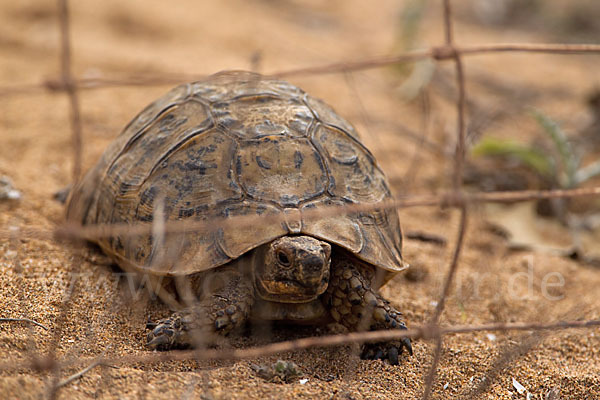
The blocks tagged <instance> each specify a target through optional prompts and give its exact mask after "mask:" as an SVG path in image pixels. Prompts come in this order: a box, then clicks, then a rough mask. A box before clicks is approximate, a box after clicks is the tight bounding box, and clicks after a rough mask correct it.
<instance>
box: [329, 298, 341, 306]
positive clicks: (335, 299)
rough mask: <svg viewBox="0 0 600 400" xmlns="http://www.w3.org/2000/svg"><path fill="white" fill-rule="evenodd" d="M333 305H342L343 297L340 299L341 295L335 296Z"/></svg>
mask: <svg viewBox="0 0 600 400" xmlns="http://www.w3.org/2000/svg"><path fill="white" fill-rule="evenodd" d="M331 305H332V306H334V307H339V306H341V305H342V299H340V298H339V297H334V298H333V300H332V301H331Z"/></svg>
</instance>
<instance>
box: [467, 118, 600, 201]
mask: <svg viewBox="0 0 600 400" xmlns="http://www.w3.org/2000/svg"><path fill="white" fill-rule="evenodd" d="M532 115H533V117H534V118H535V119H536V121H537V122H538V123H539V125H540V126H541V127H542V132H544V133H545V134H546V136H547V137H548V138H549V139H550V141H551V142H552V144H553V151H548V150H544V149H542V148H539V147H536V146H534V145H528V144H523V143H519V142H517V141H514V140H507V139H497V138H484V139H482V140H481V141H480V142H479V143H478V144H477V145H475V146H474V147H473V149H472V154H473V155H475V156H484V157H502V158H505V159H511V160H514V161H516V162H518V163H520V164H521V165H523V166H525V167H527V168H529V169H530V170H532V171H534V172H536V173H537V174H538V175H540V176H541V177H543V178H545V179H546V180H547V181H549V182H553V186H554V187H558V188H561V189H572V188H575V187H577V186H579V185H581V184H582V183H584V182H586V181H588V180H590V179H592V178H594V177H596V176H600V160H599V161H596V162H593V163H591V164H589V165H587V166H585V167H582V166H581V157H579V156H578V155H577V154H576V152H575V150H574V149H573V146H572V145H571V143H570V142H569V140H568V138H567V135H566V134H565V132H564V131H563V130H562V128H561V127H560V125H559V124H558V123H556V121H554V120H553V119H551V118H550V117H549V116H547V115H546V114H544V113H542V112H541V111H539V110H533V111H532Z"/></svg>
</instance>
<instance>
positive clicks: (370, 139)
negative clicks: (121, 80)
mask: <svg viewBox="0 0 600 400" xmlns="http://www.w3.org/2000/svg"><path fill="white" fill-rule="evenodd" d="M73 5H74V7H73V40H74V43H73V53H74V72H75V73H76V74H77V75H78V76H83V77H101V76H124V75H135V74H148V73H160V72H167V71H168V72H180V73H188V74H210V73H214V72H217V71H219V70H223V69H254V70H257V71H260V72H271V71H277V70H282V69H289V68H296V67H300V66H310V65H318V64H323V63H328V62H334V61H339V60H352V59H362V58H366V57H370V56H377V55H385V54H390V53H391V52H393V51H397V50H398V49H399V48H400V44H399V40H398V32H399V31H400V22H399V21H400V18H399V14H400V11H401V10H402V7H403V6H404V3H403V2H395V1H391V0H390V1H384V0H382V1H378V2H377V5H376V6H374V5H372V4H371V3H369V2H364V1H359V0H356V1H342V0H334V1H328V2H320V1H299V0H298V1H281V2H279V1H266V0H264V1H256V2H246V1H241V0H233V1H228V2H194V1H191V0H186V1H179V2H177V3H176V5H173V6H168V7H167V6H166V5H165V4H164V3H162V2H148V1H141V0H135V1H127V2H119V1H116V0H106V1H103V2H97V1H89V0H78V1H75V2H73ZM460 15H463V14H460V13H459V16H460ZM469 15H470V14H469V13H464V15H463V17H464V18H461V19H460V20H459V23H457V27H456V38H457V40H458V41H459V42H461V43H484V42H489V41H524V42H526V41H543V40H548V41H549V40H559V39H560V37H559V38H557V37H556V35H554V36H543V35H542V34H541V33H540V32H539V31H527V30H520V29H499V28H498V29H490V28H486V27H484V26H482V25H481V24H477V23H475V22H473V20H472V19H471V20H469V18H468V17H469ZM0 21H1V23H0V85H2V86H10V85H16V84H21V83H23V84H28V83H37V82H41V81H42V80H44V79H47V78H53V77H56V76H58V73H59V62H58V56H57V51H58V48H59V47H58V43H59V40H58V39H59V36H58V29H57V24H56V11H55V4H54V2H48V1H41V0H38V1H29V0H20V1H18V2H2V4H1V5H0ZM440 21H441V18H440V10H439V7H438V5H437V3H436V4H432V6H431V7H430V10H429V11H428V12H427V13H426V15H425V16H424V25H423V29H422V30H421V32H420V36H419V37H420V41H419V42H418V43H417V44H418V45H427V44H435V43H440V42H441V41H442V38H443V34H442V29H441V28H442V26H441V23H440ZM597 64H598V63H597V57H596V58H594V57H592V56H585V57H565V56H549V55H535V56H534V55H523V54H521V55H502V56H485V57H473V58H469V59H468V60H467V61H466V71H467V77H468V78H469V86H468V91H469V92H468V93H469V98H470V99H471V101H473V102H475V103H476V104H475V105H476V106H478V107H480V108H479V110H480V111H481V110H482V109H483V110H488V111H489V110H492V111H497V110H500V111H503V110H507V109H508V110H509V115H508V116H506V117H504V118H502V119H499V120H496V122H494V123H493V124H490V125H487V126H486V127H485V129H484V133H486V134H493V135H496V136H501V137H513V138H518V137H530V136H531V135H532V132H533V131H535V128H536V127H535V124H534V123H533V122H532V121H531V118H528V117H526V116H523V115H522V113H520V114H519V113H517V112H515V110H514V108H513V109H511V108H510V107H511V106H514V105H515V104H521V103H524V105H527V106H535V107H539V108H542V109H544V111H545V112H547V113H548V114H551V115H552V116H553V117H555V118H557V119H558V120H561V121H563V122H564V124H565V125H564V126H565V128H567V129H570V128H573V129H575V128H577V127H578V126H580V125H581V121H582V118H583V119H585V117H586V108H585V104H584V96H585V95H586V94H587V93H588V92H589V91H591V90H592V89H594V87H598V85H600V78H599V76H598V74H597V73H594V72H592V71H596V70H597ZM452 71H453V69H452V67H451V65H442V66H440V67H439V68H438V71H437V73H436V81H435V82H437V85H435V86H433V87H432V89H431V91H430V107H431V112H430V116H431V117H430V119H429V124H428V126H429V127H428V132H429V133H428V139H427V140H428V141H429V142H431V143H433V145H432V146H427V145H423V144H421V143H420V142H419V140H418V139H417V140H415V138H414V137H412V136H411V135H410V134H407V133H406V132H405V131H404V130H403V129H402V128H401V126H405V127H408V128H409V129H411V130H412V131H414V132H422V131H423V129H422V120H423V118H422V115H423V113H422V111H421V107H420V102H419V101H418V100H414V101H410V102H406V101H404V100H402V98H401V96H400V89H399V87H400V85H401V83H402V79H403V78H402V77H403V75H401V72H399V71H398V70H395V69H392V68H382V69H377V70H373V71H368V72H358V73H353V74H351V75H348V74H346V75H345V74H328V75H315V76H305V77H294V78H292V79H291V80H292V81H293V82H294V83H295V84H297V85H299V86H301V87H303V88H304V89H305V90H306V91H308V92H309V93H311V94H313V95H314V96H316V97H320V98H322V99H324V100H326V101H327V102H328V103H330V104H332V105H333V106H334V107H335V108H336V110H338V112H339V113H340V114H341V115H343V116H344V117H346V118H347V119H348V120H350V121H352V122H353V123H354V124H355V125H356V126H357V128H358V130H359V131H361V132H362V135H363V137H364V142H365V143H366V145H367V146H368V147H369V148H371V149H372V151H373V153H374V154H375V155H376V157H377V158H378V160H379V161H380V163H381V165H382V167H383V169H384V170H385V171H386V172H387V174H388V176H389V177H390V180H391V182H392V185H393V188H394V191H395V192H396V194H411V193H419V194H425V193H432V192H435V191H438V190H441V189H443V188H444V187H447V186H448V182H449V179H448V178H449V172H448V171H450V169H451V166H452V158H451V157H446V156H445V155H444V154H445V153H446V154H447V152H448V150H451V149H452V144H453V139H452V138H453V135H454V130H455V126H456V123H455V117H454V114H453V106H452V99H453V96H454V91H455V89H454V86H453V84H452V83H451V82H452V81H451V76H452V75H451V73H452ZM444 77H445V78H444ZM491 83H494V84H495V85H496V86H494V85H491ZM444 88H445V89H444ZM167 89H168V88H167V87H165V86H159V87H118V88H114V87H113V88H106V89H99V90H89V91H84V92H82V93H81V95H80V97H81V102H82V108H83V115H82V119H83V127H84V147H83V163H84V168H85V169H87V168H89V167H90V166H92V165H93V164H94V162H95V161H96V160H97V159H98V157H99V156H100V154H101V153H102V151H103V149H104V148H105V147H106V145H107V144H108V143H109V142H110V141H111V140H112V139H113V138H114V137H115V136H116V135H117V134H118V132H119V131H120V129H121V128H122V127H123V126H124V125H125V124H126V123H127V122H128V121H129V119H131V118H132V116H134V115H135V114H136V113H137V112H138V111H139V110H140V109H141V108H142V107H143V106H145V105H146V104H148V103H149V102H150V101H152V100H153V99H154V98H155V97H157V96H158V95H160V94H162V93H164V92H165V91H166V90H167ZM520 102H521V103H520ZM67 106H68V102H67V100H66V98H65V96H64V95H62V94H49V93H47V92H40V93H35V94H28V95H12V96H0V109H1V110H2V112H1V113H0V175H5V176H9V177H10V178H11V179H12V181H13V182H14V185H15V187H16V188H17V189H18V190H19V191H20V192H21V193H22V199H21V200H20V201H12V202H0V226H1V227H2V228H3V229H5V228H7V227H22V228H26V227H30V228H40V229H51V228H53V227H54V226H56V225H57V224H58V223H60V222H61V220H62V218H63V206H62V205H61V204H59V203H58V202H56V201H54V200H53V198H52V197H53V193H55V192H56V191H57V190H59V189H61V188H63V187H64V186H65V185H67V184H69V183H70V181H71V170H72V152H71V147H70V130H69V122H68V107H67ZM510 110H512V111H510ZM511 112H512V114H511ZM471 114H472V115H470V116H471V117H472V118H473V119H476V118H477V117H478V116H481V114H478V112H476V111H472V112H471ZM399 124H401V126H400V125H399ZM432 149H433V150H432ZM415 154H416V157H417V158H416V159H415ZM411 165H412V166H413V167H412V169H411ZM415 166H416V167H415ZM409 170H412V171H413V172H414V174H412V173H411V176H412V179H406V177H407V176H406V175H405V174H406V173H407V171H409ZM400 217H401V221H402V225H403V229H404V231H405V232H416V231H418V232H425V233H429V234H435V235H439V236H441V237H443V238H445V239H446V240H447V243H448V244H447V245H446V246H439V245H435V244H431V243H424V242H422V241H418V240H406V241H405V244H404V252H405V258H406V260H408V261H409V262H410V264H411V265H412V269H411V270H410V272H409V273H406V274H403V275H400V276H397V277H395V278H394V279H393V280H392V281H390V282H389V284H388V285H386V286H385V287H384V288H383V289H382V292H383V293H384V294H385V296H387V298H389V299H390V300H391V302H392V303H393V304H394V305H395V306H396V307H397V308H398V309H399V310H402V311H403V313H404V314H405V316H406V319H407V321H408V323H409V325H418V324H421V323H423V322H425V321H427V319H428V317H429V315H430V313H431V312H432V310H433V309H434V307H435V301H436V300H437V299H438V298H439V295H440V291H441V285H442V280H443V276H444V273H445V271H446V270H447V266H448V264H449V260H450V258H451V255H452V249H453V244H454V242H455V236H456V231H457V226H458V219H457V214H456V213H455V212H453V211H448V210H438V209H436V208H414V209H405V210H401V211H400ZM532 223H533V224H535V223H536V221H535V220H534V221H533V222H532ZM548 235H554V237H553V238H552V239H553V240H558V241H561V240H562V238H564V237H567V232H566V231H565V230H564V229H562V228H555V229H552V230H549V231H548V233H547V236H548ZM77 254H81V255H82V256H83V260H84V261H83V262H82V264H81V265H80V266H77V263H75V262H74V261H73V260H76V259H77V257H76V256H77ZM73 277H75V279H74V281H75V282H76V285H75V286H74V288H75V289H74V292H73V294H72V297H71V301H69V303H68V308H67V311H66V319H65V321H64V322H61V318H60V316H61V309H62V304H63V300H64V299H65V298H67V297H66V296H67V294H66V293H68V288H69V282H72V281H73ZM599 287H600V275H599V273H598V270H597V269H594V268H592V267H589V266H585V265H581V264H579V263H577V262H575V261H571V260H567V259H565V258H562V257H559V256H556V255H549V254H547V253H533V252H528V251H522V252H512V251H509V250H508V242H507V240H506V239H505V238H504V237H502V235H499V234H498V232H497V230H496V229H492V227H491V226H490V225H489V224H488V223H486V221H485V218H484V213H483V210H482V209H480V208H473V209H472V210H471V213H470V218H469V225H468V231H467V236H466V245H465V247H464V251H463V254H462V257H461V259H460V263H459V272H458V276H457V279H456V284H455V285H454V287H453V292H452V295H451V297H450V298H449V300H448V303H447V306H446V310H445V312H444V314H443V316H442V322H443V323H444V324H448V325H455V324H482V323H487V322H503V321H504V322H509V321H511V322H512V321H536V322H551V321H558V320H586V319H599V318H600V300H598V288H599ZM127 288H128V284H127V282H126V280H124V279H122V277H121V278H119V275H118V274H117V273H116V270H115V269H114V268H113V267H112V266H111V263H110V260H108V259H107V258H106V257H105V256H104V255H102V254H100V253H99V252H98V251H97V250H96V249H93V248H90V247H85V248H82V249H79V250H76V249H72V248H70V247H68V246H66V245H63V244H57V243H56V242H53V241H50V240H34V239H24V238H18V237H16V238H14V239H13V240H7V239H6V238H1V239H0V310H2V311H0V317H4V318H8V317H12V318H19V317H24V318H30V319H33V320H36V321H38V322H40V323H42V324H44V325H46V326H47V327H48V328H49V331H45V330H43V329H41V328H38V327H30V326H28V325H26V324H20V323H0V354H2V357H1V362H2V365H4V366H6V365H7V363H13V362H15V363H16V362H19V361H24V360H27V359H28V358H29V357H31V355H32V354H39V353H45V352H48V351H50V350H51V349H53V348H54V346H53V345H52V342H53V340H54V338H55V337H58V338H59V340H58V346H57V349H56V352H57V355H58V356H60V357H65V358H67V359H70V358H80V357H92V356H97V355H102V354H105V355H107V356H121V355H143V354H148V353H149V352H148V351H147V350H146V349H145V348H144V341H145V340H144V337H145V336H144V335H145V332H144V325H145V322H146V320H147V318H148V316H152V317H156V316H159V315H165V314H166V313H167V312H168V311H167V310H165V308H164V307H162V306H161V305H160V304H158V303H156V302H148V301H147V299H146V296H141V298H139V299H137V300H133V299H132V298H131V296H130V295H128V290H127ZM57 332H58V333H59V335H57ZM267 333H268V334H265V330H264V328H262V329H258V328H257V329H250V330H249V335H247V336H245V337H240V338H234V339H233V340H232V343H231V344H232V345H233V346H236V347H249V346H252V345H258V344H265V343H269V342H272V341H281V340H286V339H290V338H298V337H305V336H311V335H314V334H324V333H326V330H324V329H321V330H315V329H313V328H302V329H300V330H298V329H290V328H286V327H273V329H270V330H268V331H267ZM433 348H434V345H433V343H430V342H427V341H423V340H417V341H415V342H414V356H412V357H403V358H402V360H401V365H399V366H390V365H388V364H385V363H382V362H379V361H362V360H360V359H358V357H357V356H356V348H355V347H353V346H347V347H342V348H326V349H321V348H319V349H310V350H306V351H298V352H294V353H285V354H279V355H277V356H272V357H263V358H259V359H252V360H244V361H227V362H225V361H223V362H196V361H186V362H169V363H159V364H152V365H144V364H130V365H125V366H118V367H117V366H115V367H106V368H95V369H93V370H91V371H89V372H87V373H86V374H85V376H84V377H83V378H81V379H79V380H76V381H75V382H73V383H71V384H69V385H67V386H65V387H64V388H62V389H61V390H60V391H59V392H58V395H59V397H61V398H94V397H96V398H97V397H100V398H160V399H167V398H192V397H195V398H203V399H230V398H240V399H241V398H265V399H266V398H277V399H279V398H321V399H331V398H334V399H412V398H419V397H420V396H421V394H422V392H423V388H424V376H425V375H426V373H427V370H428V367H429V365H430V363H431V359H432V352H433ZM277 359H283V360H291V361H294V362H295V363H296V364H297V365H298V366H299V368H300V369H301V371H302V374H303V378H304V379H306V381H305V380H302V381H296V382H294V383H289V384H280V383H269V382H265V381H264V380H263V379H262V378H260V377H258V376H257V375H256V373H255V372H254V371H253V369H252V365H254V364H270V363H272V362H274V361H276V360H277ZM503 360H504V361H503ZM507 360H508V361H507ZM75 371H76V369H75V368H70V369H65V370H62V371H60V376H59V377H60V378H61V379H62V378H65V377H67V376H68V375H70V374H72V373H74V372H75ZM599 376H600V329H598V328H593V329H585V330H584V329H579V330H577V329H573V330H564V331H552V332H544V333H539V332H495V333H494V334H493V335H491V334H487V333H475V334H461V335H451V336H447V337H445V338H444V340H443V351H442V357H441V360H440V367H439V371H438V375H437V379H436V381H435V384H434V391H433V396H434V398H440V399H442V398H456V397H459V396H465V397H468V396H472V397H473V398H490V399H496V398H501V399H508V398H526V394H525V393H521V394H520V393H518V391H517V389H516V388H515V386H514V384H513V380H516V381H517V382H519V383H520V384H522V385H523V386H524V387H525V388H526V390H527V391H528V392H529V393H531V395H533V398H536V399H538V398H539V399H557V398H561V399H595V398H600V378H599ZM51 380H52V376H50V375H48V374H47V373H40V372H35V371H32V370H29V369H22V370H18V371H14V370H4V371H0V397H2V398H40V397H44V396H47V395H48V387H49V384H50V382H51ZM301 382H304V383H301ZM486 385H489V387H487V386H486ZM480 387H483V388H484V389H483V390H482V393H478V392H477V390H478V388H480ZM552 393H554V395H553V394H552ZM553 396H555V397H553Z"/></svg>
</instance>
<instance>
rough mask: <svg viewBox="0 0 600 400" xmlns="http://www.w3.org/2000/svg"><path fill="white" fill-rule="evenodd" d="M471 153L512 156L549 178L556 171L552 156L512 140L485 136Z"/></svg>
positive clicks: (489, 155) (486, 155)
mask: <svg viewBox="0 0 600 400" xmlns="http://www.w3.org/2000/svg"><path fill="white" fill-rule="evenodd" d="M471 154H473V155H474V156H484V157H492V156H493V157H504V158H510V159H513V160H516V161H518V162H520V163H521V164H523V165H524V166H526V167H528V168H530V169H532V170H533V171H534V172H537V173H538V174H540V175H541V176H544V177H548V178H552V177H553V175H554V173H555V163H554V160H553V159H552V157H551V156H549V155H547V154H545V153H544V152H542V151H540V150H539V149H537V148H535V147H532V146H526V145H523V144H521V143H518V142H515V141H512V140H506V139H497V138H491V137H486V138H483V139H482V140H480V141H479V142H478V143H477V144H476V145H475V146H473V148H472V149H471Z"/></svg>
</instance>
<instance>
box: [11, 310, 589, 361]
mask: <svg viewBox="0 0 600 400" xmlns="http://www.w3.org/2000/svg"><path fill="white" fill-rule="evenodd" d="M598 326H600V320H589V321H561V322H550V323H538V322H508V323H490V324H482V325H456V326H448V327H436V326H431V325H424V326H421V327H413V328H411V329H408V330H397V329H394V330H379V331H368V332H353V333H348V334H344V335H331V336H319V337H308V338H304V339H296V340H290V341H285V342H278V343H271V344H268V345H265V346H258V347H251V348H247V349H206V350H204V351H202V352H201V353H200V352H198V351H197V350H186V351H171V352H164V353H161V352H158V353H150V354H145V355H131V356H123V357H114V358H102V359H101V360H100V361H101V363H102V364H108V365H113V366H115V365H124V364H133V363H143V364H148V363H158V362H165V361H184V360H192V359H198V360H239V359H248V358H256V357H263V356H270V355H274V354H278V353H283V352H288V351H297V350H303V349H308V348H313V347H327V346H340V345H346V344H350V343H363V342H380V341H389V340H394V339H400V338H405V337H411V338H421V339H435V338H437V337H439V336H441V335H447V334H461V333H472V332H486V331H542V330H557V329H570V328H592V327H598ZM93 360H94V359H90V358H79V359H73V360H70V361H68V362H64V363H62V364H61V365H62V367H63V368H64V367H70V366H76V365H86V364H90V363H91V362H93ZM52 364H53V363H52V362H46V363H43V362H38V363H35V364H34V363H32V362H25V363H16V362H10V363H2V364H0V371H11V370H20V369H24V368H36V369H38V370H39V369H43V368H52Z"/></svg>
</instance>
